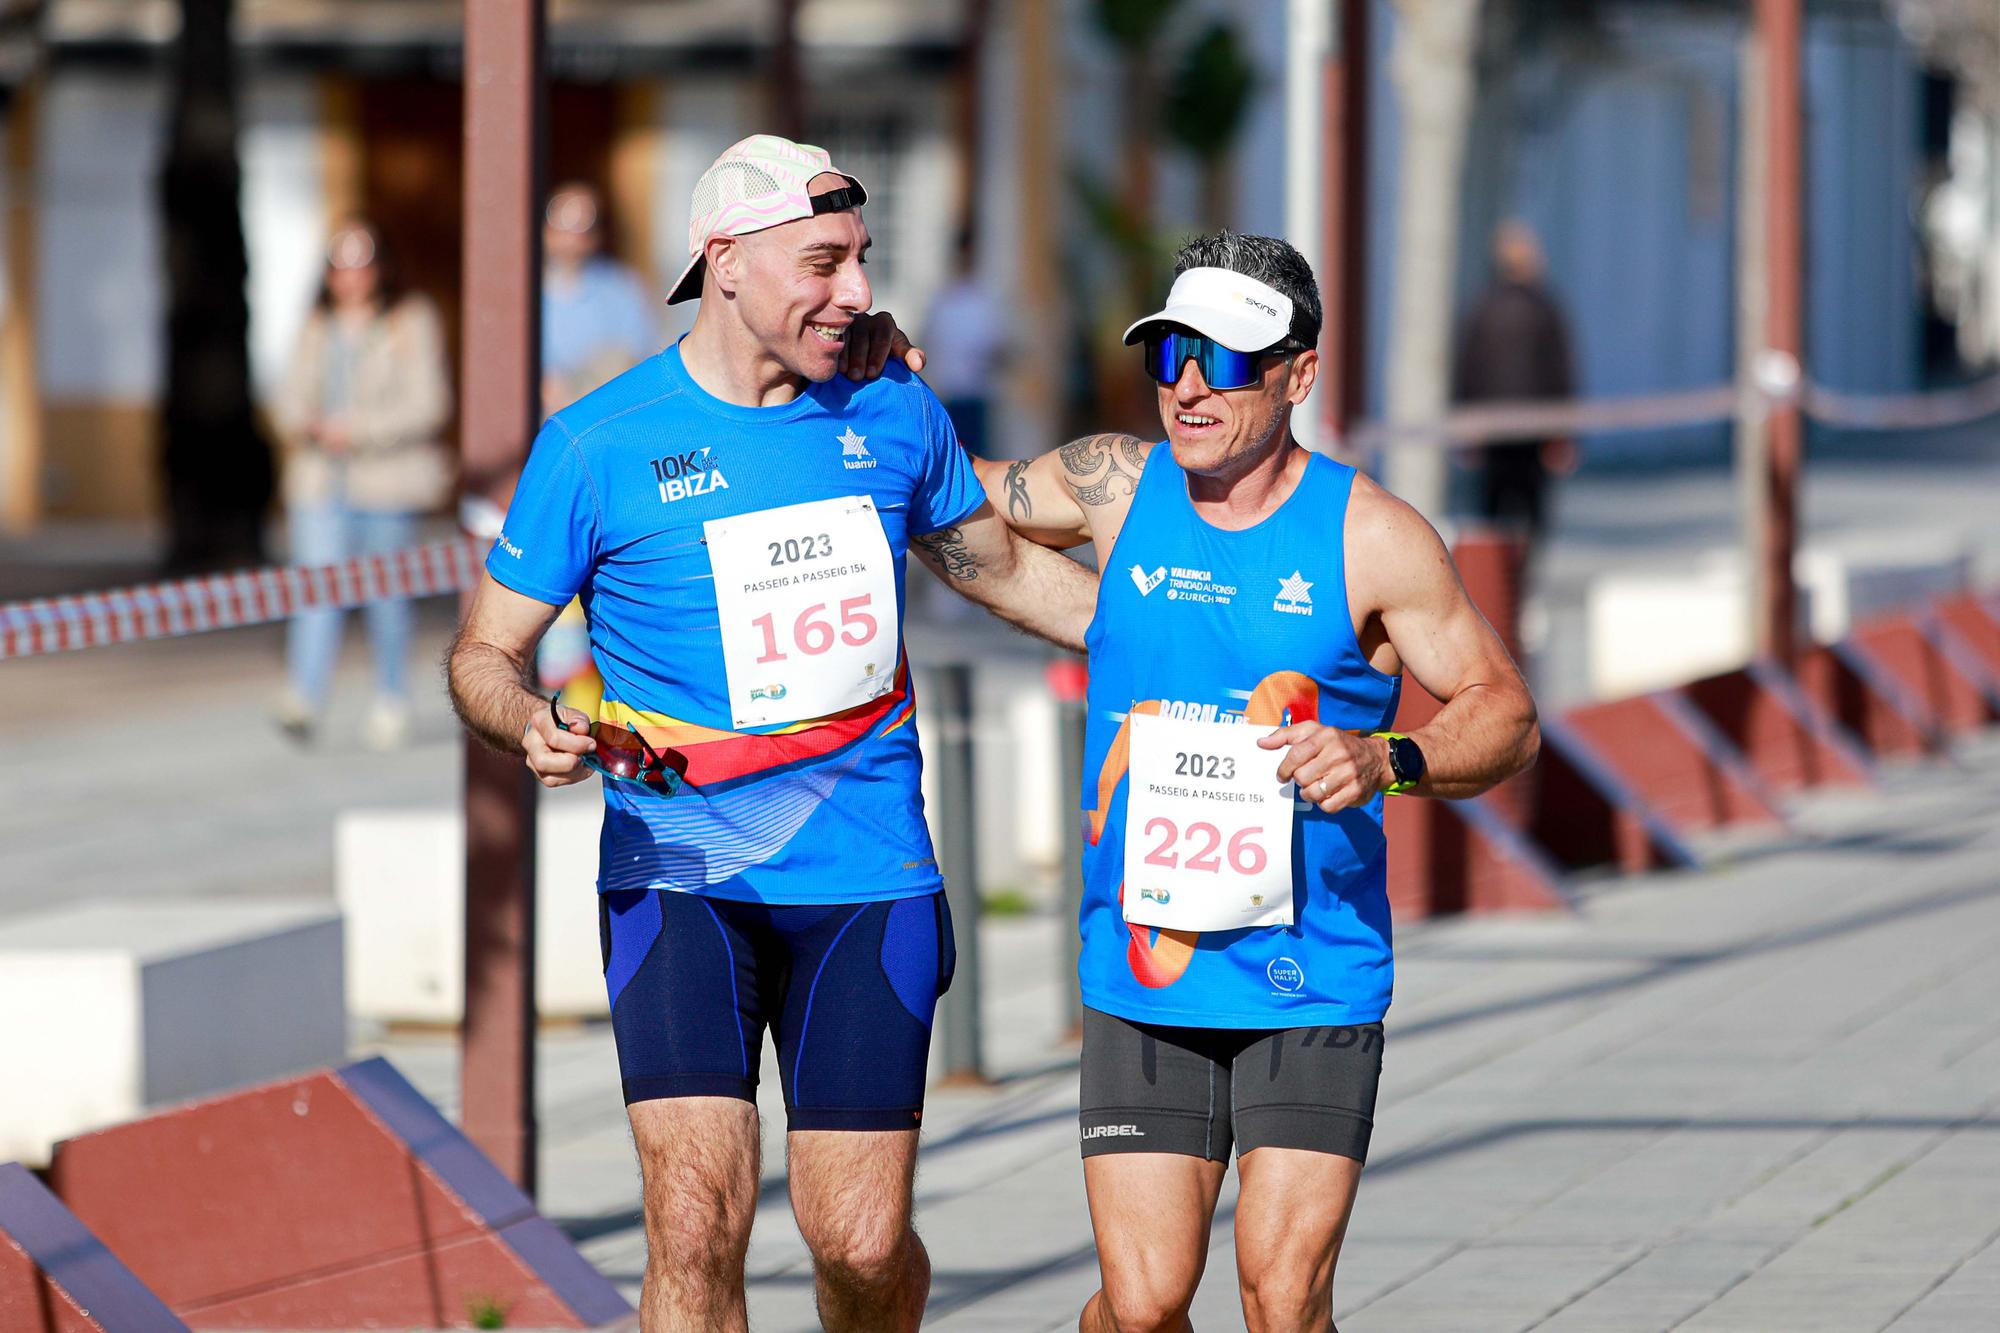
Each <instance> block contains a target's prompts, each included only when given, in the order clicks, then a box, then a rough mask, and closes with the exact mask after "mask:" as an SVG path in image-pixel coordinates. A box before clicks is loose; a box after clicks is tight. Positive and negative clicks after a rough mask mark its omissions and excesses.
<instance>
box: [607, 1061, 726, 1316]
mask: <svg viewBox="0 0 2000 1333" xmlns="http://www.w3.org/2000/svg"><path fill="white" fill-rule="evenodd" d="M626 1114H627V1115H628V1116H629V1117H630V1119H631V1121H632V1138H633V1141H634V1142H635V1143H636V1144H637V1145H638V1148H639V1168H640V1171H641V1173H642V1174H643V1175H644V1177H645V1205H646V1278H645V1282H644V1284H643V1286H642V1287H641V1290H640V1294H639V1323H640V1327H641V1328H642V1329H644V1330H645V1333H745V1330H746V1329H747V1328H748V1327H749V1325H748V1323H747V1322H746V1316H745V1315H744V1311H743V1256H744V1253H745V1251H747V1250H748V1249H749V1247H750V1222H751V1219H752V1218H753V1217H755V1215H756V1212H757V1166H758V1149H759V1142H758V1135H757V1108H756V1106H755V1105H754V1104H752V1103H750V1102H746V1101H742V1100H739V1099H738V1098H735V1097H672V1098H663V1099H661V1100H658V1101H645V1102H634V1103H632V1105H630V1106H628V1107H627V1108H626Z"/></svg>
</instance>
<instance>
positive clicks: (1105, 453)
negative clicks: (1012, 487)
mask: <svg viewBox="0 0 2000 1333" xmlns="http://www.w3.org/2000/svg"><path fill="white" fill-rule="evenodd" d="M1060 456H1061V459H1062V466H1063V471H1064V472H1066V473H1068V474H1069V477H1068V480H1069V488H1070V490H1072V491H1074V492H1075V493H1076V498H1077V500H1078V502H1079V503H1082V504H1087V505H1104V504H1110V503H1111V502H1112V501H1113V500H1116V499H1118V498H1120V497H1121V496H1126V495H1130V494H1132V493H1133V492H1134V491H1136V490H1138V489H1139V474H1140V473H1141V472H1143V471H1144V470H1145V468H1146V442H1145V441H1144V440H1141V439H1140V438H1139V437H1138V436H1136V435H1125V434H1121V433H1119V432H1116V431H1112V432H1106V433H1105V434H1102V435H1086V436H1084V437H1083V438H1082V439H1080V440H1071V441H1070V442H1069V443H1068V444H1066V445H1064V446H1063V447H1062V452H1061V455H1060ZM1011 475H1012V474H1011V472H1010V474H1009V476H1010V478H1011Z"/></svg>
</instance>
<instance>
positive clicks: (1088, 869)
mask: <svg viewBox="0 0 2000 1333" xmlns="http://www.w3.org/2000/svg"><path fill="white" fill-rule="evenodd" d="M1175 272H1176V274H1177V277H1176V280H1175V282H1174V286H1173V291H1172V293H1171V294H1170V295H1169V297H1168V299H1167V305H1166V308H1165V309H1163V310H1161V311H1160V312H1159V313H1158V314H1155V315H1150V316H1148V317H1147V318H1145V319H1143V320H1140V321H1139V322H1138V323H1136V324H1134V325H1133V326H1132V327H1131V329H1129V330H1128V331H1127V333H1126V341H1127V342H1128V343H1131V342H1143V343H1144V347H1145V364H1146V368H1147V370H1148V371H1149V372H1150V373H1151V375H1152V377H1153V378H1154V380H1155V381H1156V382H1157V384H1158V395H1159V407H1160V416H1161V419H1162V422H1163V423H1164V425H1165V427H1166V431H1167V438H1166V440H1165V441H1164V444H1163V445H1156V444H1149V443H1147V442H1146V441H1144V440H1141V439H1138V438H1136V437H1134V436H1130V435H1096V436H1091V437H1088V438H1086V439H1080V440H1076V441H1074V442H1072V443H1071V444H1068V445H1066V446H1064V447H1063V448H1062V449H1061V450H1059V451H1057V452H1055V453H1052V454H1048V455H1045V456H1043V457H1042V458H1039V459H1036V460H1033V461H1032V462H1017V463H1013V464H1004V463H992V464H982V465H981V466H980V472H981V478H982V480H983V481H984V482H985V484H986V487H987V492H988V494H989V495H990V496H991V497H992V499H993V502H994V504H995V506H996V507H997V508H999V509H1001V510H1003V511H1004V512H1005V513H1006V515H1007V518H1008V521H1009V522H1010V523H1012V524H1013V525H1014V526H1015V527H1016V529H1017V530H1019V531H1021V532H1022V533H1023V534H1025V535H1028V536H1031V537H1033V538H1035V539H1036V540H1037V541H1040V542H1043V543H1044V544H1047V545H1050V546H1076V545H1081V544H1083V543H1085V542H1089V543H1092V544H1094V546H1095V548H1096V551H1097V554H1098V562H1099V568H1100V569H1101V570H1102V573H1103V579H1102V583H1101V585H1100V588H1099V592H1098V599H1097V612H1096V618H1095V619H1094V620H1093V621H1092V622H1091V626H1090V633H1089V648H1090V691H1089V709H1090V714H1089V722H1088V724H1087V728H1086V737H1085V759H1084V784H1085V785H1084V790H1083V793H1082V804H1083V813H1084V819H1085V841H1086V851H1085V853H1084V903H1083V914H1082V922H1081V925H1082V930H1083V951H1082V959H1081V964H1080V969H1081V973H1082V984H1083V998H1084V1004H1085V1006H1086V1007H1085V1013H1084V1044H1083V1065H1082V1090H1081V1106H1082V1114H1081V1131H1082V1143H1083V1154H1084V1158H1085V1163H1084V1177H1085V1183H1086V1185H1087V1187H1088V1190H1089V1195H1090V1212H1091V1220H1092V1224H1093V1226H1094V1228H1095V1230H1096V1235H1097V1247H1098V1258H1099V1264H1100V1267H1101V1270H1102V1273H1103V1288H1102V1290H1101V1291H1100V1292H1099V1293H1098V1294H1097V1295H1095V1296H1093V1297H1092V1298H1091V1300H1090V1302H1089V1303H1088V1305H1086V1306H1085V1308H1084V1312H1083V1321H1082V1327H1083V1329H1084V1330H1085V1331H1086V1333H1091V1331H1092V1330H1113V1329H1129V1328H1149V1329H1151V1328H1186V1327H1188V1325H1187V1323H1186V1317H1187V1310H1188V1308H1189V1304H1190V1303H1191V1302H1192V1301H1193V1299H1194V1293H1195V1287H1196V1285H1197V1283H1198V1282H1199V1281H1200V1278H1201V1272H1202V1267H1203V1262H1204V1258H1205V1255H1206V1251H1207V1242H1208V1236H1209V1228H1210V1223H1211V1220H1212V1218H1213V1215H1214V1210H1215V1202H1216V1198H1217V1193H1218V1191H1219V1190H1220V1188H1221V1184H1222V1178H1223V1173H1224V1170H1225V1167H1226V1163H1227V1162H1228V1160H1229V1155H1230V1149H1231V1146H1232V1143H1233V1145H1234V1147H1235V1149H1236V1154H1237V1162H1238V1169H1239V1171H1240V1172H1241V1193H1240V1196H1239V1200H1238V1203H1237V1207H1236V1227H1235V1229H1236V1246H1237V1250H1236V1258H1237V1273H1238V1279H1239V1282H1240V1284H1241V1289H1242V1292H1243V1309H1244V1318H1245V1321H1246V1323H1247V1324H1248V1326H1249V1327H1250V1328H1251V1329H1254V1330H1260V1331H1262V1330H1280V1329H1285V1330H1292V1329H1297V1330H1304V1329H1318V1330H1323V1329H1326V1328H1327V1327H1328V1325H1329V1321H1330V1320H1331V1317H1332V1316H1331V1309H1332V1282H1333V1271H1334V1264H1335V1261H1336V1260H1337V1258H1338V1255H1339V1249H1340V1241H1341V1237H1342V1236H1343V1234H1344V1233H1345V1230H1346V1225H1347V1217H1348V1213H1349V1210H1350V1209H1351V1207H1352V1205H1353V1200H1354V1191H1355V1187H1356V1184H1357V1183H1358V1181H1359V1178H1360V1172H1361V1163H1362V1160H1363V1159H1364V1158H1365V1157H1366V1155H1367V1149H1368V1140H1369V1134H1370V1131H1371V1129H1372V1126H1373V1121H1374V1108H1375V1094H1376V1085H1377V1081H1378V1079H1379V1076H1380V1073H1381V1060H1382V1025H1381V1019H1382V1016H1383V1014H1384V1012H1385V1011H1386V1010H1387V1009H1388V1007H1389V995H1390V984H1391V977H1392V956H1391V949H1390V923H1389V904H1388V899H1387V895H1386V892H1385V888H1384V871H1385V866H1386V851H1387V849H1386V846H1385V842H1384V838H1383V833H1382V804H1383V799H1384V796H1385V794H1388V793H1396V794H1400V793H1404V792H1408V793H1413V794H1417V795H1423V796H1441V797H1465V796H1472V795H1475V794H1477V793H1479V792H1481V791H1483V790H1485V789H1486V788H1488V787H1490V786H1492V785H1493V784H1494V783H1496V782H1498V781H1500V780H1502V779H1503V778H1506V777H1509V776H1511V775H1512V774H1514V773H1516V772H1519V771H1520V770H1521V769H1522V768H1524V767H1526V766H1527V765H1528V764H1530V763H1532V762H1533V759H1534V755H1535V753H1536V750H1537V747H1538V744H1539V739H1538V732H1537V729H1536V724H1535V712H1534V705H1533V703H1532V701H1531V700H1530V699H1529V697H1528V692H1527V689H1526V687H1525V685H1524V684H1523V683H1522V680H1521V677H1520V673H1519V672H1518V671H1517V670H1516V669H1515V666H1514V664H1513V662H1512V661H1511V660H1510V659H1509V658H1508V656H1507V652H1506V650H1505V649H1504V648H1503V647H1502V646H1501V644H1500V641H1499V639H1498V638H1497V637H1496V636H1495V635H1494V633H1493V631H1492V629H1491V628H1490V627H1489V626H1488V625H1487V624H1486V622H1485V621H1484V620H1483V619H1482V618H1481V617H1480V615H1479V613H1478V611H1477V610H1475V609H1474V608H1473V606H1472V605H1471V603H1470V602H1469V601H1468V600H1467V598H1466V595H1465V590H1464V588H1463V587H1462V586H1461V584H1460V582H1459V579H1458V576H1457V572H1456V570H1455V569H1454V568H1453V567H1452V563H1451V558H1450V556H1449V555H1448V554H1447V553H1446V551H1445V549H1444V546H1443V544H1442V543H1441V542H1440V541H1439V540H1438V537H1437V534H1436V533H1435V532H1434V531H1432V529H1431V527H1430V525H1429V524H1428V523H1426V522H1425V521H1424V519H1423V518H1422V517H1421V516H1420V515H1419V514H1418V513H1417V512H1416V511H1415V510H1413V509H1411V508H1410V507H1409V506H1408V505H1405V504H1403V503H1402V502H1401V501H1399V500H1397V499H1395V498H1394V497H1393V496H1391V495H1389V494H1388V493H1387V492H1385V491H1383V490H1382V489H1381V488H1380V487H1378V486H1376V485H1375V484H1374V483H1372V482H1370V481H1369V480H1368V479H1367V478H1366V477H1362V476H1359V475H1357V474H1356V473H1355V471H1354V470H1353V469H1352V468H1349V467H1347V466H1345V465H1343V464H1340V463H1336V462H1334V461H1332V460H1331V459H1328V458H1323V457H1319V456H1316V455H1313V454H1310V453H1308V452H1306V451H1305V450H1304V449H1302V448H1300V447H1299V446H1298V445H1297V444H1296V443H1294V442H1293V440H1292V438H1291V434H1290V430H1289V424H1290V419H1291V413H1292V411H1293V409H1295V408H1297V407H1299V406H1300V405H1301V404H1302V403H1304V402H1305V400H1306V397H1307V395H1308V394H1309V393H1310V392H1311V390H1312V387H1313V382H1314V378H1315V376H1316V374H1317V370H1318V355H1317V353H1316V352H1315V351H1314V350H1313V349H1314V348H1315V347H1316V346H1317V345H1318V342H1319V328H1320V302H1319V293H1318V289H1317V287H1316V286H1315V284H1314V281H1313V277H1312V271H1311V269H1310V268H1309V267H1308V266H1307V265H1306V262H1305V260H1304V259H1303V258H1302V257H1301V256H1300V255H1299V253H1298V252H1297V251H1296V250H1294V249H1293V248H1292V247H1291V246H1289V245H1287V244H1286V243H1285V242H1283V241H1280V240H1275V239H1271V238H1266V237H1255V236H1236V235H1231V234H1229V233H1226V232H1225V233H1222V234H1219V235H1216V236H1208V237H1203V238H1201V239H1199V240H1197V241H1194V242H1192V243H1191V244H1189V245H1188V246H1187V247H1186V248H1184V249H1183V250H1182V251H1181V253H1180V254H1179V256H1178V257H1177V259H1176V265H1175ZM1405 672H1407V673H1408V674H1409V675H1410V676H1412V677H1414V679H1415V680H1416V682H1417V683H1418V684H1419V685H1420V686H1421V687H1422V688H1424V689H1427V690H1429V691H1430V692H1431V693H1432V694H1434V695H1435V696H1436V697H1437V698H1438V699H1440V700H1442V701H1443V703H1444V706H1443V709H1442V710H1441V711H1440V712H1439V713H1438V714H1437V717H1436V718H1435V720H1433V721H1432V722H1431V723H1429V724H1428V725H1426V726H1424V727H1422V728H1421V729H1419V730H1417V731H1415V732H1414V733H1412V734H1411V735H1410V736H1407V737H1398V736H1394V735H1392V734H1387V729H1388V728H1389V727H1390V726H1391V725H1392V723H1393V721H1394V719H1395V715H1396V706H1397V701H1398V697H1399V691H1400V688H1401V684H1402V677H1403V675H1404V673H1405Z"/></svg>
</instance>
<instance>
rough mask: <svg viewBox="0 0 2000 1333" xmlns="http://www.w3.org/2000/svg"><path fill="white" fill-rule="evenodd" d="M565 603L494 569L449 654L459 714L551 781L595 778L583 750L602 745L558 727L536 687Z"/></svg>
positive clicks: (482, 735) (469, 725)
mask: <svg viewBox="0 0 2000 1333" xmlns="http://www.w3.org/2000/svg"><path fill="white" fill-rule="evenodd" d="M561 609H562V608H560V607H555V606H550V605H549V604H548V603H546V602H538V601H536V600H535V599H534V598H532V597H524V596H522V595H521V594H520V593H518V592H515V591H514V590H513V589H512V588H509V587H507V586H506V585H505V584H503V583H501V582H499V581H498V580H496V579H495V578H494V577H493V576H492V575H491V574H488V575H486V576H485V578H484V579H483V581H482V582H481V583H480V585H479V591H478V592H477V593H476V594H474V596H473V599H472V606H471V608H470V609H469V610H468V611H467V612H466V613H465V621H464V623H463V624H461V625H460V626H459V627H458V633H457V634H456V635H454V636H453V637H452V641H451V647H450V649H449V650H448V651H447V652H446V654H445V668H446V674H447V676H448V678H449V680H450V685H451V706H452V707H453V708H454V709H456V710H457V712H458V716H459V720H460V721H461V722H463V723H465V726H466V729H467V730H468V731H470V732H471V733H472V734H473V735H475V736H477V737H479V739H480V740H482V741H484V742H486V744H488V745H490V746H492V747H493V748H494V749H496V750H502V751H505V752H507V753H509V754H518V755H523V756H525V757H526V759H527V762H528V768H529V770H530V771H531V772H533V773H534V775H535V777H536V778H537V779H539V780H540V781H541V783H542V785H543V786H546V787H561V786H565V785H567V784H569V783H572V782H581V781H583V780H584V779H585V778H587V777H589V776H590V770H589V769H588V768H585V767H584V765H583V761H582V759H581V758H580V757H579V756H582V755H585V754H588V753H589V752H590V751H592V750H593V749H595V748H596V742H595V741H593V740H591V739H590V738H589V737H588V736H586V735H575V734H572V733H571V732H569V731H567V730H565V729H563V728H562V727H559V726H557V725H556V720H555V717H554V715H553V714H552V712H551V711H550V708H549V705H548V701H547V700H546V699H544V698H542V696H541V695H540V694H538V693H536V691H535V689H534V687H533V683H532V682H533V680H534V674H533V672H534V652H535V645H536V644H538V643H540V642H541V639H542V635H543V634H544V633H545V632H546V631H547V630H548V627H549V625H550V623H551V622H552V621H554V620H555V618H556V614H557V612H559V611H560V610H561ZM586 730H587V728H586Z"/></svg>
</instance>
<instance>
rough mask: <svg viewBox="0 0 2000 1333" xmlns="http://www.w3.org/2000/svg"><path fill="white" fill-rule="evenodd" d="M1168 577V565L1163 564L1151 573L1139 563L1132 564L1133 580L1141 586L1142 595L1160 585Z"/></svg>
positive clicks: (1140, 593) (1140, 592)
mask: <svg viewBox="0 0 2000 1333" xmlns="http://www.w3.org/2000/svg"><path fill="white" fill-rule="evenodd" d="M1166 577H1167V567H1166V566H1165V565H1161V566H1160V567H1159V568H1158V569H1156V570H1154V571H1153V572H1152V573H1150V574H1148V573H1147V572H1146V571H1145V570H1144V569H1143V568H1141V567H1140V566H1138V565H1134V566H1132V582H1134V583H1135V584H1137V585H1138V586H1139V595H1140V596H1141V597H1144V596H1145V595H1146V594H1147V593H1149V592H1151V591H1152V590H1153V589H1155V588H1157V587H1159V586H1160V583H1161V581H1162V580H1164V579H1165V578H1166Z"/></svg>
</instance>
